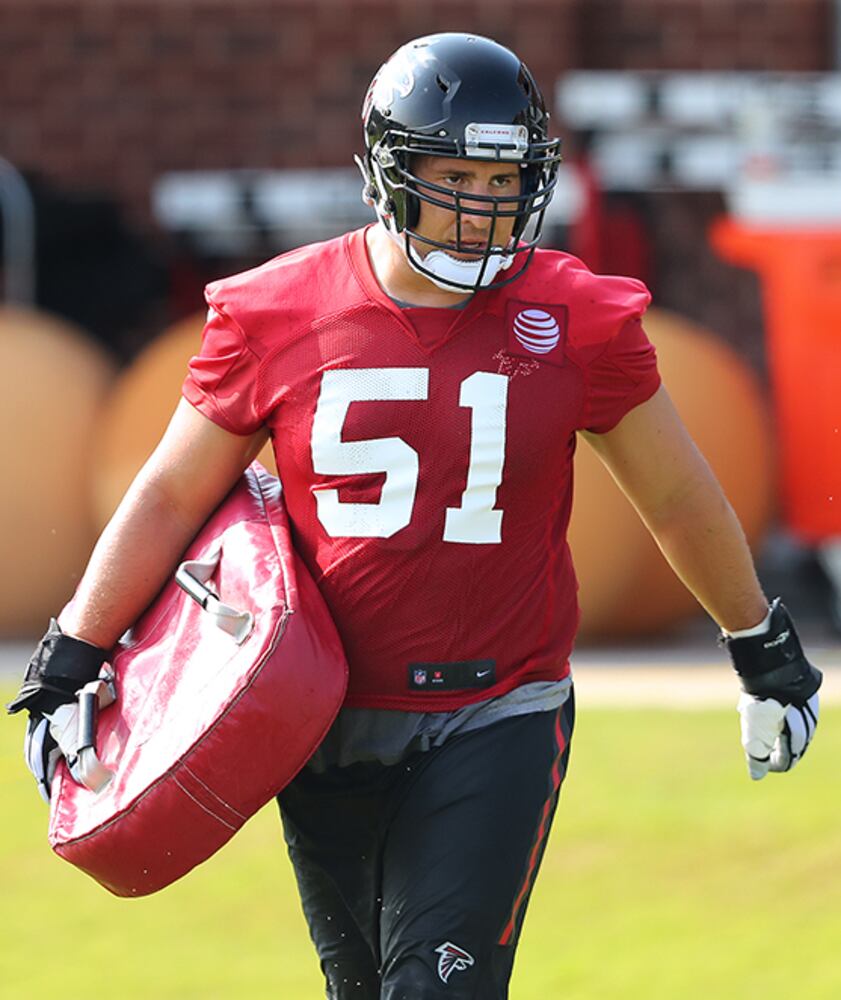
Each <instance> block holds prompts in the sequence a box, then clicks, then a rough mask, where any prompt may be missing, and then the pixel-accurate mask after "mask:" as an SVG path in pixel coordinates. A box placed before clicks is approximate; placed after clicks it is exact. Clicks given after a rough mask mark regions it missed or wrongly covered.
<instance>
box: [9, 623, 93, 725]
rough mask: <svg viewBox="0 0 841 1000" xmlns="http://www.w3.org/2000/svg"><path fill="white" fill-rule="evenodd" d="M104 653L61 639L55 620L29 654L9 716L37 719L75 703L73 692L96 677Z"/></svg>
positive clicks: (82, 643) (67, 638)
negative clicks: (17, 714) (23, 711)
mask: <svg viewBox="0 0 841 1000" xmlns="http://www.w3.org/2000/svg"><path fill="white" fill-rule="evenodd" d="M107 656H108V653H107V652H106V651H105V650H104V649H100V648H99V646H94V645H92V644H91V643H89V642H84V641H83V640H82V639H74V638H73V637H72V636H69V635H65V634H64V633H63V632H62V631H61V628H60V627H59V624H58V622H57V621H56V620H55V618H51V619H50V627H49V628H48V629H47V632H46V635H45V636H44V638H43V639H42V640H41V641H40V643H39V644H38V648H37V649H36V650H35V652H34V653H33V654H32V659H31V660H30V661H29V665H28V666H27V668H26V673H25V674H24V678H23V684H22V685H21V689H20V691H18V694H17V697H16V698H15V699H14V701H11V702H10V703H9V704H8V705H7V706H6V711H7V712H8V713H9V714H10V715H13V714H14V713H15V712H20V711H21V709H23V708H25V709H27V710H28V711H29V714H30V715H31V716H34V717H39V716H41V715H43V714H44V713H47V712H54V711H55V709H57V708H58V707H59V705H65V704H67V703H68V702H72V701H75V699H76V692H77V691H78V690H79V688H81V687H84V686H85V684H87V683H88V681H94V680H96V679H97V677H98V676H99V671H100V668H101V667H102V664H103V663H104V662H105V660H106V657H107Z"/></svg>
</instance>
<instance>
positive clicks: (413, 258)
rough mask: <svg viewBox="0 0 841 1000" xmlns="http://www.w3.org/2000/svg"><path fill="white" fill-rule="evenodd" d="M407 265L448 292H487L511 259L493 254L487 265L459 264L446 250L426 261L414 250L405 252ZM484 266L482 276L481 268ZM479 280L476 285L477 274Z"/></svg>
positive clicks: (466, 261)
mask: <svg viewBox="0 0 841 1000" xmlns="http://www.w3.org/2000/svg"><path fill="white" fill-rule="evenodd" d="M406 256H407V259H408V261H409V265H410V266H411V267H412V269H413V270H415V271H417V272H418V274H422V275H423V276H424V277H425V278H427V279H428V280H429V281H431V282H432V283H433V285H437V286H438V287H439V288H443V289H444V290H445V291H448V292H465V291H471V290H472V291H475V290H476V289H478V288H487V287H488V285H490V283H491V282H492V281H493V280H494V278H495V277H496V276H497V275H498V274H499V272H500V271H504V270H505V269H506V268H508V267H510V266H511V264H512V263H513V259H514V258H513V257H509V256H507V255H505V254H501V253H492V254H491V255H490V256H489V257H488V258H487V261H485V260H484V259H482V260H461V259H460V258H458V257H453V256H451V255H450V254H448V253H447V252H446V251H445V250H432V251H430V252H429V253H428V254H427V255H426V256H425V257H423V258H421V257H420V256H418V254H417V251H416V250H415V248H414V247H413V246H411V244H410V246H409V249H408V252H407V255H406ZM483 266H484V273H482V267H483ZM480 273H482V280H481V281H479V274H480Z"/></svg>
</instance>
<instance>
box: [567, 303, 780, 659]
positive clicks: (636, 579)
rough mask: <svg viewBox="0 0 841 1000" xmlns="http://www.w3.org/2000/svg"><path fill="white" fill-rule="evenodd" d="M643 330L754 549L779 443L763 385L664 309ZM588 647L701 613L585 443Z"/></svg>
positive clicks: (579, 487)
mask: <svg viewBox="0 0 841 1000" xmlns="http://www.w3.org/2000/svg"><path fill="white" fill-rule="evenodd" d="M645 327H646V330H647V331H648V335H649V336H650V337H651V340H652V342H653V344H654V346H655V347H656V348H657V357H658V363H659V366H660V371H661V373H662V375H663V381H664V382H665V384H666V385H667V386H668V389H669V394H670V395H671V397H672V400H673V402H674V404H675V406H676V407H677V409H678V412H679V413H680V415H681V416H682V417H683V420H684V422H685V423H686V426H687V427H688V429H689V432H690V433H691V434H692V436H693V438H694V439H695V441H696V442H697V443H698V447H699V448H700V449H701V451H702V452H703V453H704V455H705V456H706V458H707V460H708V461H709V463H710V465H711V466H712V468H713V471H714V472H715V474H716V476H717V477H718V479H719V481H720V482H721V484H722V486H723V487H724V490H725V492H726V493H727V496H728V497H729V499H730V502H731V503H732V504H733V507H734V509H735V511H736V513H737V514H738V515H739V519H740V520H741V522H742V525H743V527H744V529H745V534H746V535H747V538H748V541H749V542H750V543H751V544H752V545H754V546H757V545H758V543H760V542H761V541H762V539H763V537H764V534H765V532H766V530H767V529H768V526H769V524H770V521H771V516H772V514H773V512H774V471H775V470H774V440H773V434H772V430H771V425H770V421H769V418H768V408H767V405H766V400H765V395H764V393H763V390H762V387H761V385H760V383H759V381H758V379H757V377H756V375H755V374H754V373H753V372H752V371H751V369H750V367H749V366H748V365H747V364H746V363H745V362H744V361H742V360H741V359H740V358H739V356H738V355H737V354H736V353H735V352H734V351H733V350H732V349H731V348H729V347H727V345H725V344H723V343H722V342H721V340H720V339H719V338H717V337H716V336H715V334H713V333H711V332H710V331H709V330H704V329H702V328H700V327H698V326H696V325H694V324H692V323H690V322H688V321H687V320H685V319H683V318H681V317H680V316H677V315H675V314H673V313H669V312H667V311H666V310H662V309H656V308H653V309H651V310H649V312H648V314H647V317H646V323H645ZM569 541H570V548H571V549H572V555H573V561H574V564H575V567H576V570H577V573H578V579H579V584H580V592H579V601H580V603H581V629H580V633H579V634H580V636H581V638H582V640H584V641H586V640H588V639H594V638H601V639H604V638H608V637H609V638H631V637H639V636H654V635H658V634H663V633H664V632H667V631H668V630H670V629H673V628H674V627H675V626H676V625H678V624H680V623H681V622H682V621H685V619H686V618H688V617H691V616H692V615H695V614H697V608H698V606H697V603H696V602H695V599H694V598H693V597H692V595H691V594H690V593H689V591H688V590H687V589H686V588H685V587H684V586H683V584H682V583H681V582H680V580H678V578H677V577H676V576H675V574H674V573H673V572H672V570H671V569H670V567H669V566H668V564H667V563H666V561H665V560H664V559H663V556H662V555H661V554H660V550H659V549H658V548H657V545H656V544H655V542H654V540H653V539H652V537H651V535H649V533H648V531H647V530H646V529H645V527H644V526H643V524H642V522H641V521H640V519H639V518H638V517H637V514H636V512H635V511H634V510H633V508H632V507H631V505H630V504H629V503H628V501H627V500H626V499H625V497H624V495H623V494H622V492H621V491H620V489H619V487H618V486H617V485H616V483H615V482H614V481H613V479H612V478H611V476H610V474H609V473H608V472H607V471H606V469H605V468H604V466H603V465H602V464H601V462H600V461H599V460H598V458H596V456H595V454H594V453H593V452H592V451H591V450H590V449H588V448H586V447H583V446H580V447H579V449H578V452H577V453H576V459H575V500H574V504H573V514H572V520H571V523H570V532H569Z"/></svg>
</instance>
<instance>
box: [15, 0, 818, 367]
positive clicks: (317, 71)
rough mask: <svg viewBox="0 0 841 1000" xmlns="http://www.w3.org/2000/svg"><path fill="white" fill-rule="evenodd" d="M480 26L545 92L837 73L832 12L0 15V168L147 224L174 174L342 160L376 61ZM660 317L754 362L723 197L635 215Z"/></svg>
mask: <svg viewBox="0 0 841 1000" xmlns="http://www.w3.org/2000/svg"><path fill="white" fill-rule="evenodd" d="M447 29H450V30H452V29H455V30H464V29H469V30H475V31H478V32H480V33H485V34H489V35H491V36H493V37H495V38H497V39H498V40H500V41H502V42H504V43H505V44H508V45H510V46H511V47H513V48H514V49H516V50H517V51H518V52H519V53H520V54H521V55H522V56H523V58H524V59H525V60H526V61H527V62H528V63H529V65H530V66H531V68H532V70H533V72H534V73H535V75H536V76H537V78H538V80H539V81H540V82H541V84H542V85H543V87H544V89H545V91H546V92H547V93H548V94H551V92H552V88H553V84H554V81H555V79H556V78H557V76H558V75H559V74H561V73H562V72H563V71H564V70H566V69H569V68H631V69H646V68H652V69H653V68H687V69H701V68H736V69H779V70H826V69H830V68H832V65H833V58H834V56H833V52H832V38H833V4H832V2H831V0H425V2H422V3H420V2H418V0H389V2H385V0H2V2H0V156H4V157H6V158H7V159H9V160H11V161H13V162H14V163H15V164H17V165H18V166H19V167H22V168H26V169H29V170H36V171H39V172H41V173H42V174H43V175H45V176H46V177H47V178H49V179H52V180H54V181H56V182H58V183H59V184H61V185H64V186H66V187H69V188H85V189H95V190H98V191H101V192H105V193H110V194H112V195H114V196H115V198H116V199H117V200H118V201H119V203H120V204H121V205H122V206H124V207H125V210H126V212H127V213H128V217H129V218H130V219H131V220H132V222H133V223H134V224H135V225H138V226H139V227H141V228H143V227H146V228H147V229H148V227H149V226H150V216H149V190H150V185H151V183H152V182H153V180H154V178H155V177H156V176H157V175H158V174H160V173H161V172H163V171H167V170H173V169H194V168H219V167H243V166H250V167H287V166H308V165H344V164H347V163H348V161H349V157H350V155H351V153H352V152H354V151H355V150H357V149H358V148H359V144H360V138H359V128H358V109H359V106H360V103H361V98H362V95H363V93H364V90H365V87H366V84H367V82H368V80H369V79H370V77H371V76H372V74H373V72H374V71H375V70H376V68H377V66H378V65H379V64H380V62H381V61H382V60H383V58H384V57H385V56H386V55H387V54H388V53H390V52H391V51H392V50H393V49H394V48H396V47H397V45H398V44H400V43H401V42H402V41H404V40H406V39H407V38H409V37H412V36H415V35H418V34H422V33H426V32H429V31H435V30H447ZM645 210H646V215H647V217H648V219H649V222H650V231H651V235H652V238H653V241H654V255H655V280H656V288H655V291H656V293H657V296H658V300H659V301H660V302H661V304H664V305H668V306H671V307H673V308H678V309H680V310H681V311H683V312H684V313H686V314H687V315H689V316H691V317H693V318H695V319H697V320H700V321H701V322H706V323H708V324H709V325H712V326H713V327H714V328H715V329H717V330H718V332H720V333H721V334H722V336H724V337H726V338H727V339H728V340H731V341H732V342H733V343H736V344H738V345H739V346H740V347H741V348H742V349H743V350H744V351H745V352H746V353H747V354H748V355H750V356H751V357H752V358H753V359H754V360H755V361H756V362H757V364H760V362H761V356H760V355H761V350H760V347H759V337H760V333H761V331H760V319H759V307H758V298H757V293H756V287H755V284H754V283H753V279H752V278H751V277H750V276H747V275H739V274H738V273H737V272H734V271H733V270H732V269H731V268H726V267H725V266H724V265H721V264H719V263H718V262H716V261H714V260H713V259H712V258H711V255H710V254H709V253H708V252H706V251H705V249H704V246H703V232H704V227H705V225H706V223H707V221H708V220H709V218H710V217H711V215H712V214H714V213H715V212H716V211H718V210H720V203H719V202H718V201H717V200H716V198H715V197H714V196H690V195H670V196H656V197H654V196H652V198H650V199H649V200H648V202H647V203H646V205H645Z"/></svg>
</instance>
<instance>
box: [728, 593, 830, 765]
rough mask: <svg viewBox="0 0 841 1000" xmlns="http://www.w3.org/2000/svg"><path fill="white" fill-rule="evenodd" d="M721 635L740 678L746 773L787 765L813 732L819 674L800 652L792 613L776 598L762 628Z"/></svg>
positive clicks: (799, 754)
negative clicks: (740, 634) (752, 632)
mask: <svg viewBox="0 0 841 1000" xmlns="http://www.w3.org/2000/svg"><path fill="white" fill-rule="evenodd" d="M721 640H722V642H723V644H724V645H726V646H727V649H728V652H729V653H730V658H731V659H732V661H733V666H734V668H735V670H736V673H738V675H739V677H740V679H741V682H742V689H743V694H742V696H741V698H740V699H739V706H738V708H739V714H740V716H741V721H742V746H743V748H744V751H745V756H746V758H747V763H748V771H749V773H750V776H751V777H752V778H753V779H754V780H755V781H757V780H759V779H761V778H764V777H765V775H766V774H767V773H768V771H769V770H770V771H789V770H791V768H792V767H794V765H795V764H796V763H797V762H798V761H799V760H800V758H801V757H802V756H803V754H804V753H805V752H806V750H807V749H808V747H809V744H810V743H811V742H812V738H813V737H814V735H815V730H816V728H817V725H818V713H819V709H820V705H819V701H818V688H819V687H820V686H821V681H822V679H823V677H822V674H821V672H820V670H816V669H815V667H813V666H812V664H811V663H809V661H808V660H807V659H806V657H805V655H804V654H803V649H802V647H801V645H800V640H799V639H798V637H797V631H796V630H795V628H794V622H793V621H792V620H791V616H790V615H789V613H788V611H787V610H786V609H785V606H784V605H783V604H781V603H780V599H779V598H777V599H776V600H775V601H774V602H773V604H772V605H771V620H770V624H769V627H768V630H767V631H766V632H763V633H762V634H760V635H751V636H743V637H741V638H738V639H734V638H733V637H732V636H728V635H726V634H722V636H721Z"/></svg>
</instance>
